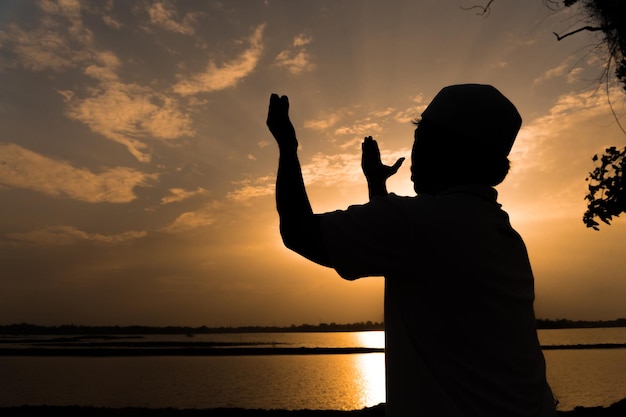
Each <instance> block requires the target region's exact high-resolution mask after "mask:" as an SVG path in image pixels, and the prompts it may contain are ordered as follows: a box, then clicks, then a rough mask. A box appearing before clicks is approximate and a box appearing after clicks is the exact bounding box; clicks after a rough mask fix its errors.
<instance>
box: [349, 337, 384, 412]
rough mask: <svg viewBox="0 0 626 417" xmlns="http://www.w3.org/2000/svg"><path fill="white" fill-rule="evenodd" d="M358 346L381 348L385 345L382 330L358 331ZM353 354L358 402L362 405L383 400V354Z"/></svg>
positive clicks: (371, 404) (370, 405)
mask: <svg viewBox="0 0 626 417" xmlns="http://www.w3.org/2000/svg"><path fill="white" fill-rule="evenodd" d="M358 339H359V340H358V342H359V346H364V347H372V348H382V347H384V346H385V333H384V332H360V333H358ZM354 356H355V369H356V373H357V375H355V376H356V378H355V383H356V385H357V387H358V388H357V390H356V391H357V392H358V395H359V397H360V401H359V402H360V403H362V404H363V406H364V407H372V406H374V405H377V404H380V403H384V402H385V354H384V353H367V354H363V355H354Z"/></svg>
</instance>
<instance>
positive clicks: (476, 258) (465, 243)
mask: <svg viewBox="0 0 626 417" xmlns="http://www.w3.org/2000/svg"><path fill="white" fill-rule="evenodd" d="M288 110H289V102H288V99H287V97H286V96H282V97H279V96H278V95H276V94H272V96H271V98H270V106H269V113H268V118H267V125H268V127H269V129H270V131H271V132H272V134H273V135H274V138H275V139H276V141H277V143H278V146H279V149H280V160H279V167H278V176H277V181H276V201H277V206H278V213H279V216H280V232H281V235H282V237H283V242H284V243H285V245H286V246H287V247H288V248H290V249H292V250H294V251H295V252H297V253H299V254H300V255H302V256H304V257H306V258H308V259H310V260H312V261H314V262H317V263H318V264H321V265H325V266H328V267H331V268H334V269H335V270H336V271H337V272H338V273H339V274H340V275H341V276H342V277H343V278H345V279H349V280H353V279H356V278H360V277H366V276H384V277H385V339H386V340H385V343H386V350H385V351H386V355H385V358H386V359H385V360H386V376H387V378H386V381H387V409H386V410H387V415H388V416H404V415H406V416H408V415H411V416H443V417H470V416H471V417H474V416H475V417H488V416H493V417H505V416H520V417H521V416H526V417H530V416H534V417H545V416H553V415H554V403H553V397H552V393H551V391H550V388H549V387H548V384H547V382H546V376H545V362H544V358H543V354H542V352H541V349H540V346H539V342H538V340H537V331H536V327H535V315H534V311H533V300H534V283H533V275H532V271H531V267H530V263H529V260H528V255H527V252H526V248H525V245H524V243H523V241H522V239H521V238H520V236H519V235H518V234H517V232H515V230H513V228H512V227H511V225H510V223H509V218H508V215H507V214H506V213H505V212H504V211H503V210H502V209H501V208H500V205H499V204H498V203H497V201H496V197H497V193H496V191H495V189H494V188H493V187H494V186H496V185H498V184H499V183H500V182H502V180H503V179H504V178H505V176H506V175H507V173H508V170H509V160H508V154H509V152H510V150H511V147H512V145H513V142H514V140H515V137H516V136H517V132H518V131H519V128H520V126H521V117H520V115H519V113H518V112H517V110H516V108H515V106H514V105H513V104H512V103H511V102H510V101H509V100H508V99H507V98H506V97H504V96H503V95H502V94H501V93H500V92H499V91H498V90H496V89H495V88H494V87H492V86H487V85H477V84H465V85H455V86H450V87H446V88H444V89H443V90H441V91H440V92H439V94H437V96H436V97H435V98H434V99H433V101H432V102H431V103H430V105H429V106H428V107H427V108H426V110H425V111H424V112H423V113H422V117H421V120H420V121H419V122H416V124H417V129H416V130H415V138H414V144H413V151H412V154H411V159H412V167H411V172H412V176H411V180H412V181H413V183H414V188H415V191H416V192H417V196H416V197H399V196H396V195H394V194H387V189H386V185H385V183H386V180H387V179H388V178H389V177H390V176H391V175H393V174H395V172H396V171H397V170H398V168H399V166H400V164H401V163H402V160H398V161H397V162H396V163H395V164H394V165H393V166H386V165H384V164H383V163H382V162H381V159H380V152H379V149H378V145H377V143H376V142H375V141H374V140H373V139H372V138H371V137H367V138H365V140H364V142H363V155H362V167H363V171H364V173H365V177H366V179H367V182H368V188H369V192H370V202H369V203H367V204H365V205H358V206H351V207H349V208H348V209H347V210H345V211H335V212H332V213H325V214H314V213H313V211H312V209H311V205H310V203H309V200H308V197H307V194H306V190H305V187H304V183H303V180H302V174H301V169H300V164H299V162H298V157H297V153H296V151H297V147H298V142H297V139H296V133H295V130H294V128H293V125H292V124H291V122H290V120H289V115H288Z"/></svg>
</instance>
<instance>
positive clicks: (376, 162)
mask: <svg viewBox="0 0 626 417" xmlns="http://www.w3.org/2000/svg"><path fill="white" fill-rule="evenodd" d="M361 149H362V151H363V154H362V155H361V168H363V173H364V174H365V178H367V182H368V183H373V184H375V185H380V183H382V184H383V185H384V184H385V182H386V181H387V179H388V178H389V177H391V176H392V175H393V174H395V173H396V172H398V169H400V166H401V165H402V163H403V162H404V158H400V159H398V160H397V161H396V162H395V163H394V164H393V165H391V166H388V165H384V164H383V163H382V161H381V160H380V149H378V143H377V142H376V141H375V140H374V139H373V138H372V137H371V136H367V137H366V138H365V139H364V140H363V144H362V145H361Z"/></svg>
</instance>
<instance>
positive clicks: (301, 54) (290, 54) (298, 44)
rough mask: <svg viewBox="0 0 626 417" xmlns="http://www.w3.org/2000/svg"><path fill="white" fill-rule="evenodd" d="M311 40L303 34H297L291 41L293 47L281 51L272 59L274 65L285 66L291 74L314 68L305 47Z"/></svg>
mask: <svg viewBox="0 0 626 417" xmlns="http://www.w3.org/2000/svg"><path fill="white" fill-rule="evenodd" d="M312 41H313V39H312V38H311V37H309V36H306V35H305V34H300V35H297V36H296V37H295V38H294V39H293V42H292V48H293V49H290V50H284V51H281V52H280V53H279V54H278V55H277V56H276V58H275V60H274V66H276V67H278V68H286V69H287V70H288V71H289V72H290V73H292V74H300V73H302V72H305V71H312V70H314V69H315V64H313V63H312V62H311V54H309V52H308V51H307V50H306V48H305V46H306V45H308V44H310V43H311V42H312Z"/></svg>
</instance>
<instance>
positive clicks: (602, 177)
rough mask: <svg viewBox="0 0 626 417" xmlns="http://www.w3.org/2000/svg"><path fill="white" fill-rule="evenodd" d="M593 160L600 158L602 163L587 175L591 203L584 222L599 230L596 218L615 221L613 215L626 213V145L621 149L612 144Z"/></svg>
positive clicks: (588, 195)
mask: <svg viewBox="0 0 626 417" xmlns="http://www.w3.org/2000/svg"><path fill="white" fill-rule="evenodd" d="M592 159H593V161H594V162H597V161H598V160H599V161H600V165H599V166H596V168H595V169H594V170H593V172H591V173H589V177H588V178H587V180H588V181H590V183H589V194H587V196H586V197H585V199H586V200H589V202H588V203H587V211H586V212H585V214H584V216H583V222H584V223H585V225H586V226H587V227H591V228H593V229H595V230H599V228H598V226H599V223H598V222H597V221H596V220H595V219H596V218H597V219H599V220H600V221H602V222H604V223H606V224H611V220H613V217H617V216H619V215H620V214H621V213H624V212H626V178H624V171H626V148H624V149H621V150H619V149H617V148H616V147H615V146H612V147H610V148H607V149H606V150H605V153H604V154H603V155H602V156H600V157H598V155H594V156H593V158H592Z"/></svg>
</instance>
